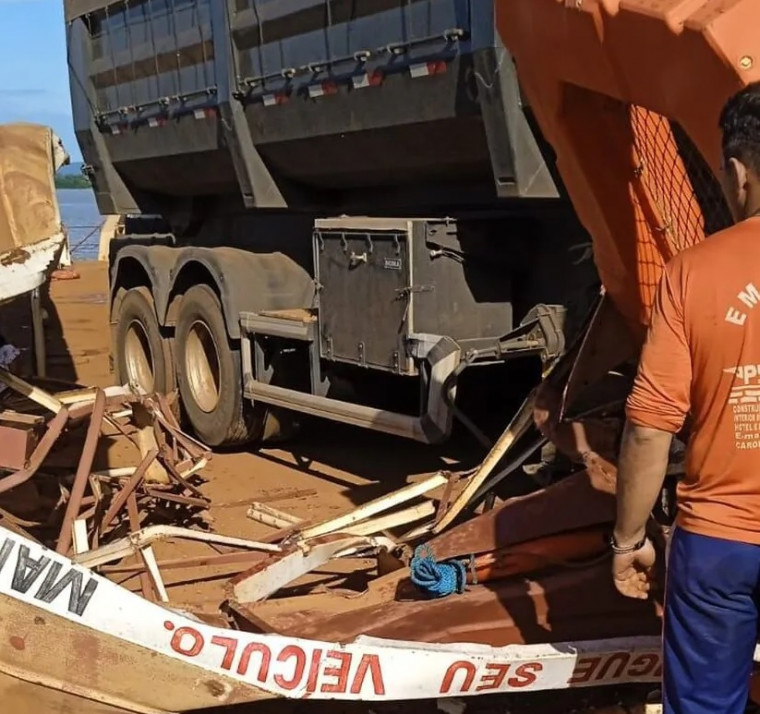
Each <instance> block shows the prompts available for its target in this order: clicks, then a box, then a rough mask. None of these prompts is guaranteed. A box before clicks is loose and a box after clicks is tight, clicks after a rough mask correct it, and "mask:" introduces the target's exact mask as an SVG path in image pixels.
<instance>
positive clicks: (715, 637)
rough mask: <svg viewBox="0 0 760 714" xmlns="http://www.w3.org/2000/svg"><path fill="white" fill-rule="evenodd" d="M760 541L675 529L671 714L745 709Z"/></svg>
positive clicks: (668, 674) (668, 686) (666, 690)
mask: <svg viewBox="0 0 760 714" xmlns="http://www.w3.org/2000/svg"><path fill="white" fill-rule="evenodd" d="M759 604H760V546H756V545H748V544H746V543H738V542H735V541H729V540H723V539H720V538H708V537H706V536H701V535H696V534H693V533H689V532H687V531H684V530H683V529H681V528H677V529H676V530H675V533H674V534H673V540H672V543H671V550H670V559H669V561H668V576H667V588H666V594H665V627H664V636H663V640H664V642H663V667H664V671H663V705H664V707H663V709H664V711H665V712H666V714H742V713H743V712H744V709H745V706H746V704H747V698H748V694H749V680H750V674H751V672H752V660H753V653H754V649H755V644H756V643H757V636H758V605H759Z"/></svg>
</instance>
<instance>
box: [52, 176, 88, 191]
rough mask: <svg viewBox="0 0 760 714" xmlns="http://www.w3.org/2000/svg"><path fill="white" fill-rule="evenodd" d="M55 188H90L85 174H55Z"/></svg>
mask: <svg viewBox="0 0 760 714" xmlns="http://www.w3.org/2000/svg"><path fill="white" fill-rule="evenodd" d="M55 187H56V188H92V183H91V182H90V179H88V178H87V177H86V176H60V175H59V176H56V177H55Z"/></svg>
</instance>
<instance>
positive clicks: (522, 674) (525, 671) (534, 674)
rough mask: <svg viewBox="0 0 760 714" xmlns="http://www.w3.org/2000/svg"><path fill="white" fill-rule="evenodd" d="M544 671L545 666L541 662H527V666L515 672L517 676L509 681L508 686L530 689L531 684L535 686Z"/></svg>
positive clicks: (521, 666)
mask: <svg viewBox="0 0 760 714" xmlns="http://www.w3.org/2000/svg"><path fill="white" fill-rule="evenodd" d="M543 669H544V665H543V664H541V663H540V662H526V663H525V664H521V665H520V666H519V667H518V668H517V669H516V670H515V676H514V677H510V678H509V679H508V680H507V684H508V685H509V686H510V687H513V688H515V689H521V688H523V687H529V686H530V685H531V684H535V682H536V680H537V679H538V674H539V672H542V671H543Z"/></svg>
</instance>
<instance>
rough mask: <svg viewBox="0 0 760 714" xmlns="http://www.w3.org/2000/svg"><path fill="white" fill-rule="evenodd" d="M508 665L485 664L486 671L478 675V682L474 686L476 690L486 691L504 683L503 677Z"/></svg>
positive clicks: (505, 674) (507, 670)
mask: <svg viewBox="0 0 760 714" xmlns="http://www.w3.org/2000/svg"><path fill="white" fill-rule="evenodd" d="M509 667H510V665H508V664H492V663H489V664H487V665H486V672H488V674H484V675H482V676H481V677H480V684H479V685H478V686H477V687H475V691H476V692H487V691H491V690H494V689H498V688H499V687H501V685H502V684H503V683H504V678H505V677H506V676H507V672H509Z"/></svg>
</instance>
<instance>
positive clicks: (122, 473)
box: [92, 466, 137, 479]
mask: <svg viewBox="0 0 760 714" xmlns="http://www.w3.org/2000/svg"><path fill="white" fill-rule="evenodd" d="M135 471H137V467H136V466H123V467H121V468H115V469H104V470H102V471H94V472H93V474H92V475H93V476H96V477H97V478H100V479H119V478H129V477H130V476H132V475H133V474H134V472H135Z"/></svg>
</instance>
